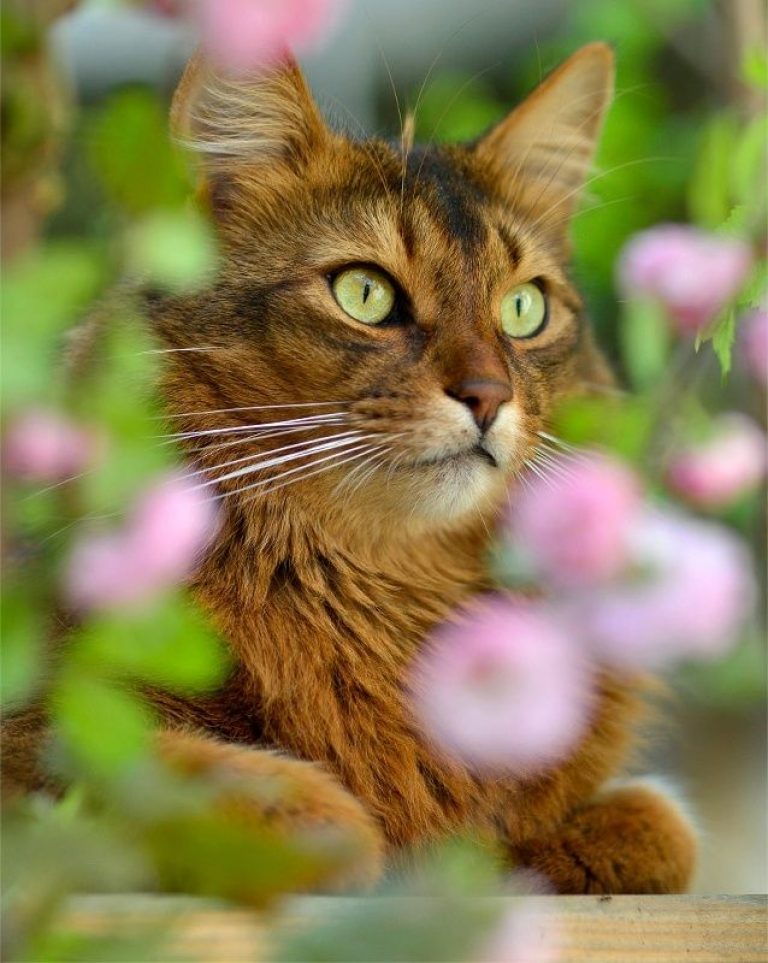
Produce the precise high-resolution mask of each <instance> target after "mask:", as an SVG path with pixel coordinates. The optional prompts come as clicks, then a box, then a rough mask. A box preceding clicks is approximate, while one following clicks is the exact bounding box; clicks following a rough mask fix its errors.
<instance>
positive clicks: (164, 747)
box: [158, 731, 384, 891]
mask: <svg viewBox="0 0 768 963" xmlns="http://www.w3.org/2000/svg"><path fill="white" fill-rule="evenodd" d="M158 740H159V747H160V752H161V755H162V756H163V757H164V759H165V760H166V762H167V763H169V764H170V766H171V767H172V768H175V769H177V770H178V771H182V772H184V773H186V774H188V775H194V776H198V777H202V778H204V779H206V780H209V781H210V782H211V784H212V785H213V786H214V789H215V793H216V798H217V807H218V808H219V810H220V811H221V812H224V813H225V814H226V815H227V817H228V818H231V819H232V820H233V821H234V822H235V823H237V824H238V825H241V826H245V827H252V828H253V829H254V831H261V830H264V829H267V830H269V831H272V832H275V833H278V834H280V835H285V836H286V837H289V838H293V839H297V840H301V839H312V840H314V842H315V843H317V842H318V841H321V842H325V843H327V845H328V847H329V848H332V849H333V851H334V852H335V854H336V859H335V860H334V869H333V871H332V872H331V873H330V874H328V875H326V876H325V877H324V878H323V880H322V882H321V884H320V886H319V888H320V889H322V890H323V891H339V890H346V889H359V888H367V887H369V886H371V885H372V884H373V883H375V882H376V881H377V880H378V879H379V877H380V876H381V873H382V868H383V859H384V838H383V834H382V833H381V831H380V829H379V827H378V825H377V823H376V821H375V819H374V818H373V817H372V816H371V815H370V814H369V813H368V811H367V810H366V809H365V807H364V806H363V805H362V803H360V802H359V801H358V800H357V799H356V798H355V797H354V796H353V795H352V794H351V793H350V792H348V791H347V790H346V789H345V788H344V787H343V786H342V785H341V783H340V782H338V780H337V779H335V778H334V777H333V776H332V775H330V774H329V773H327V772H326V771H325V770H323V769H322V768H320V767H319V766H317V765H315V764H314V763H310V762H304V761H303V760H299V759H294V758H291V757H290V756H285V755H281V754H279V753H277V752H272V751H269V750H265V749H257V748H251V747H247V746H241V745H235V744H232V743H225V742H220V741H217V740H215V739H211V738H209V737H207V736H201V735H198V734H197V733H186V732H170V731H169V732H163V733H161V734H159V735H158Z"/></svg>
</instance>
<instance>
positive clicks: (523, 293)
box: [501, 282, 547, 338]
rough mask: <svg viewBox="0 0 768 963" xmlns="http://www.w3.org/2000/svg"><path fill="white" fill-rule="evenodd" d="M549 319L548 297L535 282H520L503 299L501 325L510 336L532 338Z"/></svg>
mask: <svg viewBox="0 0 768 963" xmlns="http://www.w3.org/2000/svg"><path fill="white" fill-rule="evenodd" d="M546 320H547V299H546V298H545V297H544V292H543V291H542V290H541V288H540V287H538V286H537V285H535V284H531V283H530V282H528V283H527V284H518V286H517V287H516V288H512V290H511V291H508V292H507V293H506V294H505V295H504V297H503V298H502V299H501V326H502V328H504V331H505V332H506V334H508V335H509V336H510V338H530V337H531V336H532V335H534V334H538V332H539V330H540V329H541V328H543V327H544V324H545V322H546Z"/></svg>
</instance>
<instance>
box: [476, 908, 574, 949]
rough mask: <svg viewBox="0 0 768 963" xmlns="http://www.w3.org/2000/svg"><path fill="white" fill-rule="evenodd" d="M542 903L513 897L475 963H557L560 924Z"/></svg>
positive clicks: (560, 946)
mask: <svg viewBox="0 0 768 963" xmlns="http://www.w3.org/2000/svg"><path fill="white" fill-rule="evenodd" d="M544 905H547V904H542V903H540V902H538V903H537V902H536V901H535V900H530V899H529V900H526V901H525V902H523V901H522V900H520V899H518V900H516V901H515V903H514V904H513V905H512V906H511V907H510V908H509V909H507V910H506V911H505V912H504V914H503V916H502V918H501V920H500V922H499V923H498V924H497V926H496V928H495V929H494V932H493V933H492V934H491V937H490V939H489V940H487V942H486V943H485V945H484V946H483V948H482V952H481V954H480V955H479V956H478V957H477V963H557V960H559V959H560V956H561V953H562V933H561V924H560V922H559V920H558V919H557V918H556V917H555V915H554V913H552V911H551V908H549V909H544V908H543V906H544ZM549 905H550V907H551V904H549Z"/></svg>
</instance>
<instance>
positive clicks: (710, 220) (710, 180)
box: [688, 114, 739, 229]
mask: <svg viewBox="0 0 768 963" xmlns="http://www.w3.org/2000/svg"><path fill="white" fill-rule="evenodd" d="M738 137H739V123H738V121H737V119H736V118H734V117H733V116H731V115H730V114H722V115H720V116H719V117H716V118H715V119H714V120H713V121H712V122H711V123H710V124H709V125H708V126H707V127H706V128H705V130H704V135H703V138H702V142H701V146H700V147H699V151H698V155H697V157H696V162H695V165H694V168H693V172H692V174H691V178H690V182H689V187H688V208H689V210H690V213H691V218H692V219H693V220H694V221H695V222H696V223H697V224H699V225H701V226H702V227H708V228H713V229H714V228H717V227H719V226H720V225H721V224H722V223H723V221H725V220H726V219H727V217H728V215H729V213H730V211H731V208H732V206H733V200H732V196H731V189H730V188H731V169H732V164H733V152H734V147H735V145H736V143H737V141H738Z"/></svg>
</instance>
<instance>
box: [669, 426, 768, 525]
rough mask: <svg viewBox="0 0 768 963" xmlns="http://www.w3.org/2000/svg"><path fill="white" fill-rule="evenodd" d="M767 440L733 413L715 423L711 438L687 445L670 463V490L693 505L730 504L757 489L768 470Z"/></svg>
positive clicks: (712, 505)
mask: <svg viewBox="0 0 768 963" xmlns="http://www.w3.org/2000/svg"><path fill="white" fill-rule="evenodd" d="M767 443H768V439H766V436H765V433H764V432H763V430H762V429H761V428H760V426H759V425H758V424H757V422H755V421H753V420H752V419H751V418H748V417H747V416H746V415H742V414H738V413H732V414H725V415H721V416H719V417H718V418H717V419H716V420H715V421H714V422H713V423H712V434H711V437H710V438H709V439H708V440H706V441H704V442H702V443H701V444H698V445H688V446H686V447H684V448H682V449H680V450H679V451H677V452H675V454H674V456H673V457H672V458H671V459H670V460H669V464H668V466H667V471H666V479H667V483H668V484H669V486H670V488H672V489H673V490H674V491H676V492H677V493H678V494H680V495H682V496H683V497H684V498H686V499H687V500H688V501H690V502H691V503H693V504H694V505H698V506H701V507H711V508H714V507H717V506H720V505H727V504H728V503H729V502H731V501H733V500H734V499H735V498H737V497H738V496H739V495H742V494H744V493H745V492H747V491H750V490H751V489H753V488H755V487H756V486H757V485H758V484H759V483H760V482H761V481H762V479H763V478H764V477H765V472H766V467H768V447H767Z"/></svg>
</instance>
